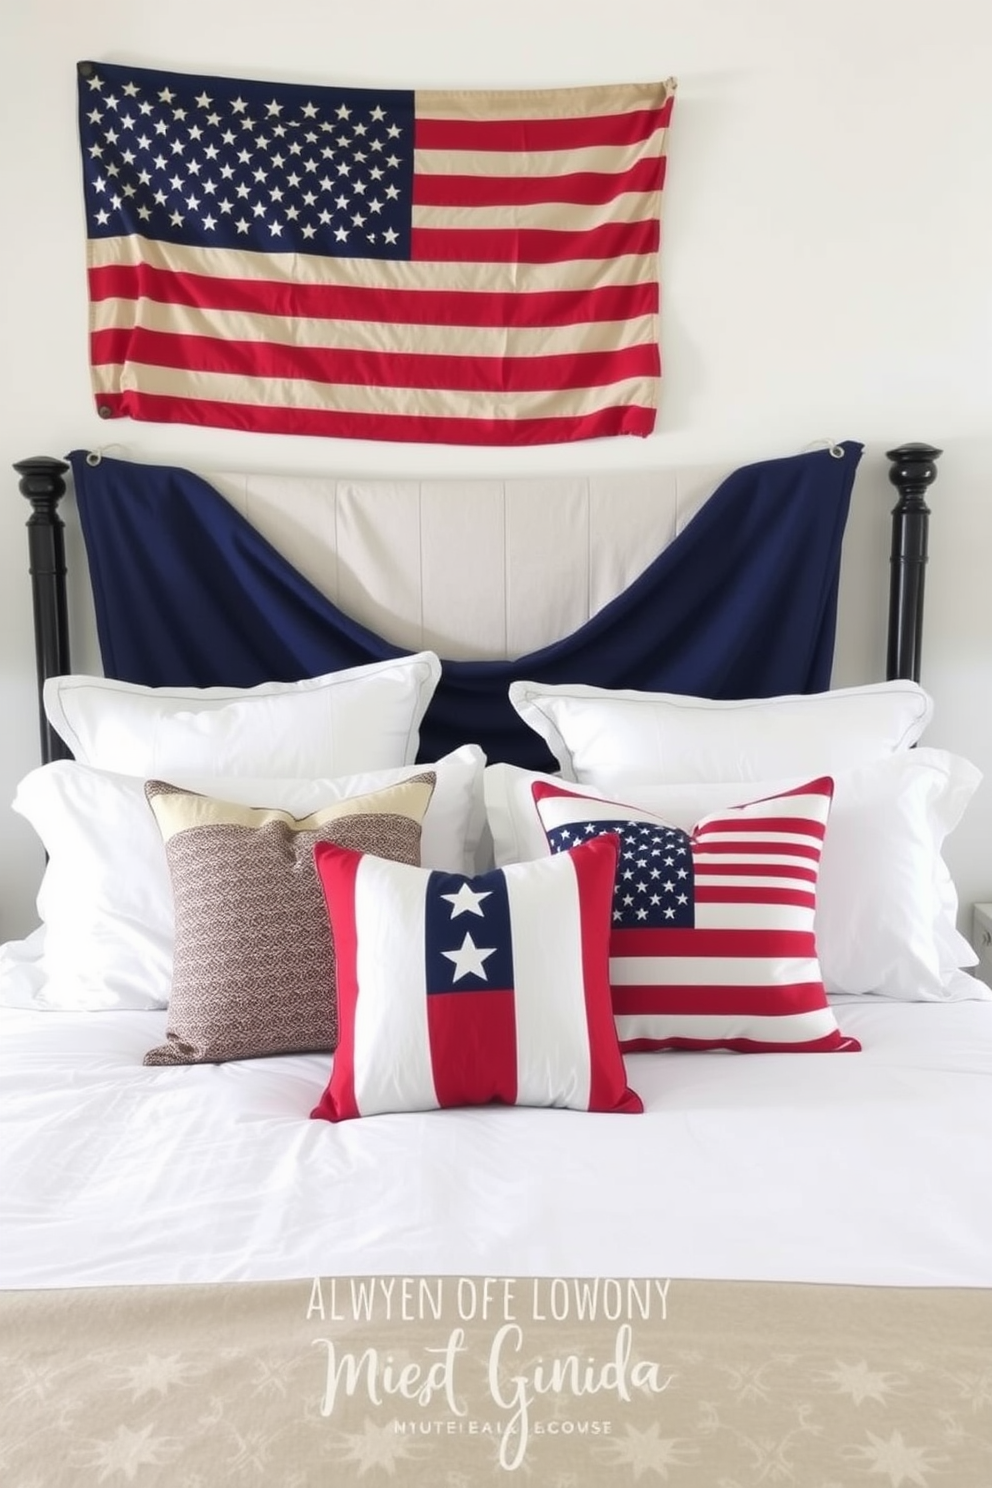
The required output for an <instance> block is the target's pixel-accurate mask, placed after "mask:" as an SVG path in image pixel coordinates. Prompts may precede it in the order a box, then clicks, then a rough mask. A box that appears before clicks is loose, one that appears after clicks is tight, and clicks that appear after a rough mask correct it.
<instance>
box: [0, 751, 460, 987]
mask: <svg viewBox="0 0 992 1488" xmlns="http://www.w3.org/2000/svg"><path fill="white" fill-rule="evenodd" d="M484 766H485V755H484V754H483V753H482V751H481V749H479V747H478V746H477V745H475V744H466V745H463V746H462V748H460V749H456V750H454V751H453V753H451V754H448V755H445V756H444V757H443V758H442V759H441V760H439V761H438V762H437V763H436V764H433V765H407V766H405V767H403V768H401V769H394V770H378V771H367V772H365V773H364V774H361V775H350V776H344V777H339V778H337V779H330V780H323V779H322V780H267V779H252V778H249V777H240V778H238V777H230V776H228V777H224V778H222V779H218V778H217V777H215V776H197V775H195V774H194V775H190V774H189V773H183V772H175V771H174V772H172V773H171V774H170V775H169V776H168V779H169V781H170V783H171V784H175V785H181V786H184V787H186V788H187V789H189V790H194V791H199V792H201V793H202V794H204V795H209V796H220V797H222V798H223V799H225V800H228V801H235V802H237V803H239V804H241V805H246V806H270V807H277V808H279V809H281V810H284V811H291V812H292V813H293V815H294V816H307V815H309V814H310V813H311V812H313V811H316V810H318V809H320V808H321V807H324V806H327V805H329V804H331V803H332V802H335V801H340V800H343V799H345V798H346V797H351V796H364V795H368V794H370V793H372V792H374V791H378V790H382V789H384V788H386V787H388V786H390V785H394V784H396V783H397V782H399V781H403V780H409V779H410V778H411V776H413V775H417V774H420V773H421V772H423V771H424V770H431V771H433V773H434V774H435V776H436V778H437V784H436V786H435V789H434V794H433V796H432V798H431V803H430V806H429V807H428V809H427V815H426V816H425V818H424V825H423V832H422V836H421V856H422V861H423V863H424V865H425V866H427V867H430V868H438V869H442V870H444V871H446V872H454V873H474V872H475V867H476V850H477V847H478V843H479V839H480V837H481V834H482V830H483V826H484V819H485V807H484V803H483V796H482V773H483V768H484ZM13 806H14V810H15V811H17V812H19V813H20V815H21V816H23V817H25V818H26V819H27V820H28V821H29V822H30V823H31V825H32V826H33V827H34V829H35V831H36V832H37V833H38V835H39V837H40V838H41V840H42V842H43V844H44V846H45V850H46V851H47V853H48V855H49V861H48V866H47V868H46V870H45V874H44V878H43V879H42V883H41V888H40V890H39V893H38V913H39V915H40V917H41V920H42V924H43V928H44V931H45V934H44V941H43V947H44V949H43V954H42V957H41V960H40V963H39V965H40V970H41V972H42V973H43V975H44V981H43V984H42V986H41V988H40V989H39V990H38V991H37V992H36V993H35V1005H36V1006H39V1007H60V1008H81V1009H86V1008H155V1007H164V1006H165V1005H166V1004H167V1002H168V998H169V990H170V987H171V985H172V946H173V930H174V920H173V902H172V885H171V881H170V878H169V871H168V866H167V863H166V856H165V849H164V848H163V845H162V836H161V833H160V831H159V829H158V826H157V825H156V822H155V818H154V815H153V814H152V811H151V810H150V808H149V806H148V803H147V801H146V799H145V792H144V780H143V778H141V777H136V776H128V775H118V774H111V773H109V772H107V771H103V770H95V769H92V768H91V767H90V766H88V765H80V764H77V763H75V762H74V761H72V760H60V761H58V762H57V763H55V764H51V765H42V766H41V767H40V768H39V769H37V770H33V771H32V772H31V774H30V775H27V776H26V777H25V778H24V780H22V781H21V783H20V785H19V786H18V788H17V794H16V796H15V798H14V802H13Z"/></svg>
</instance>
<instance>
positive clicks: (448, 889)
mask: <svg viewBox="0 0 992 1488" xmlns="http://www.w3.org/2000/svg"><path fill="white" fill-rule="evenodd" d="M314 859H315V862H316V865H317V873H318V876H319V878H320V880H321V883H322V885H323V888H324V895H325V899H326V902H327V909H328V914H329V916H330V921H331V928H332V931H333V934H334V947H335V956H336V962H337V1000H338V1029H339V1038H338V1047H337V1052H336V1053H335V1056H334V1067H333V1071H332V1073H331V1078H330V1082H329V1084H328V1086H327V1089H326V1090H325V1091H324V1094H323V1096H322V1098H321V1100H320V1102H319V1104H318V1105H317V1107H316V1109H315V1110H314V1111H313V1112H312V1115H314V1116H317V1117H323V1118H324V1119H325V1120H327V1121H342V1120H345V1119H347V1118H348V1117H351V1116H372V1115H376V1114H377V1113H380V1112H385V1111H425V1110H433V1109H435V1108H436V1107H443V1106H477V1105H486V1104H488V1103H489V1102H491V1101H496V1102H502V1103H504V1104H506V1105H521V1106H568V1107H570V1108H571V1109H573V1110H579V1111H640V1110H642V1106H641V1101H640V1098H639V1097H638V1096H637V1095H635V1094H634V1093H633V1091H631V1090H630V1089H628V1087H627V1079H626V1074H625V1071H624V1065H623V1058H622V1056H621V1054H620V1049H619V1046H618V1043H617V1033H616V1028H615V1025H614V1021H613V1012H612V1007H611V1003H610V980H609V939H610V912H611V906H612V901H613V883H614V876H615V872H616V864H617V844H616V839H615V838H613V837H610V836H603V837H599V838H597V839H596V840H595V841H593V842H589V843H585V844H583V845H582V846H581V847H578V848H576V849H575V850H574V851H572V852H567V853H563V854H561V855H560V856H557V857H549V858H542V859H540V860H539V861H537V862H533V863H520V864H513V865H511V866H510V867H508V868H504V869H499V870H496V871H495V872H492V873H485V874H482V875H480V876H479V877H476V878H466V877H465V876H464V875H463V874H457V873H455V874H453V873H439V872H435V871H431V870H429V869H423V868H411V867H409V866H407V865H404V864H399V863H394V862H390V861H388V860H386V859H385V858H379V857H375V856H372V855H371V854H363V853H357V852H352V851H350V850H349V849H347V848H338V847H336V846H333V845H332V844H329V843H318V844H317V845H316V847H315V849H314Z"/></svg>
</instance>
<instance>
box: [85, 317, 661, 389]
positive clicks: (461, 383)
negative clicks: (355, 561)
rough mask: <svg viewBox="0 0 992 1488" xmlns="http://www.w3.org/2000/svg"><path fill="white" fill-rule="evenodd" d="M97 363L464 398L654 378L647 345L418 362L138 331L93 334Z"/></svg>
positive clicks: (655, 363)
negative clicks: (429, 390) (437, 391)
mask: <svg viewBox="0 0 992 1488" xmlns="http://www.w3.org/2000/svg"><path fill="white" fill-rule="evenodd" d="M92 357H93V361H94V363H95V364H96V365H98V366H99V365H101V364H104V365H106V364H111V365H112V364H114V363H119V362H125V361H127V362H138V363H143V364H144V365H145V366H154V367H179V368H182V369H183V370H185V371H189V372H215V373H222V374H225V375H229V376H234V377H261V378H266V377H277V378H281V379H282V378H285V379H290V380H294V379H296V380H299V381H303V382H315V383H324V384H325V385H327V386H329V387H348V386H354V387H384V388H435V389H442V390H447V391H457V392H468V393H517V392H542V391H546V390H547V391H553V390H557V389H561V388H592V387H606V386H608V385H609V384H610V383H614V382H621V381H624V380H625V379H627V378H636V377H657V376H658V372H659V365H660V364H659V357H658V348H657V346H656V345H655V344H654V343H653V342H652V343H647V344H643V345H637V346H630V347H627V348H626V349H624V350H618V351H606V352H603V351H588V352H577V353H574V354H572V355H569V356H543V357H542V356H521V357H483V356H418V355H417V354H416V353H411V352H375V351H362V350H359V349H357V348H352V347H343V348H324V347H318V346H282V345H279V344H278V343H276V342H269V341H236V340H233V339H223V338H219V337H215V336H184V335H170V334H167V333H165V332H163V331H148V330H145V329H144V328H143V327H142V326H136V327H135V328H134V330H131V331H123V330H121V331H94V332H93V338H92Z"/></svg>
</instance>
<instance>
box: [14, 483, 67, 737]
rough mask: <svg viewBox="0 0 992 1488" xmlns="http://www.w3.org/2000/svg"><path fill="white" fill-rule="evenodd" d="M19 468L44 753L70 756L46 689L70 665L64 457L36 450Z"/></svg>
mask: <svg viewBox="0 0 992 1488" xmlns="http://www.w3.org/2000/svg"><path fill="white" fill-rule="evenodd" d="M14 469H15V470H16V471H17V473H18V475H19V476H20V477H21V479H20V490H21V495H22V496H26V497H27V499H28V500H29V501H30V503H31V506H32V508H33V510H32V512H31V515H30V517H28V521H27V528H28V552H29V561H30V567H31V598H32V601H33V603H34V650H35V660H36V663H37V668H38V709H39V721H40V724H41V758H42V761H43V762H44V763H45V764H46V765H47V764H49V763H50V761H52V760H57V759H68V758H70V752H69V749H68V748H67V746H66V745H65V744H64V743H63V741H62V740H61V739H60V738H59V736H58V734H57V733H56V732H55V730H54V729H53V728H52V726H51V724H50V723H49V722H48V719H47V718H46V717H45V708H44V703H43V700H42V690H43V688H44V685H45V682H46V680H47V679H48V678H49V677H57V676H59V675H60V674H61V673H63V672H67V671H68V670H69V616H68V602H67V599H66V581H65V575H66V567H65V524H64V523H63V521H62V518H61V517H60V516H59V512H58V507H59V502H60V501H61V500H62V497H63V496H64V495H65V480H64V479H63V477H64V475H65V472H66V471H67V470H68V469H69V467H68V465H67V464H66V463H65V461H64V460H55V459H52V458H51V456H49V455H35V456H33V457H32V458H31V459H30V460H19V461H18V462H17V464H15V466H14Z"/></svg>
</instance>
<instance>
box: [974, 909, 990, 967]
mask: <svg viewBox="0 0 992 1488" xmlns="http://www.w3.org/2000/svg"><path fill="white" fill-rule="evenodd" d="M971 943H972V945H973V946H974V948H975V952H976V954H977V956H978V958H979V959H978V965H977V966H976V967H975V968H974V972H975V976H977V977H980V978H981V980H982V981H983V982H986V983H987V984H988V986H990V987H992V904H976V905H975V906H974V908H973V910H972V915H971Z"/></svg>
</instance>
